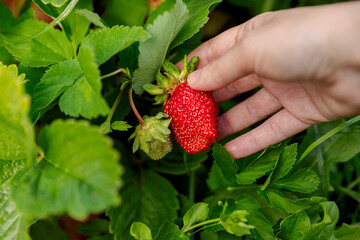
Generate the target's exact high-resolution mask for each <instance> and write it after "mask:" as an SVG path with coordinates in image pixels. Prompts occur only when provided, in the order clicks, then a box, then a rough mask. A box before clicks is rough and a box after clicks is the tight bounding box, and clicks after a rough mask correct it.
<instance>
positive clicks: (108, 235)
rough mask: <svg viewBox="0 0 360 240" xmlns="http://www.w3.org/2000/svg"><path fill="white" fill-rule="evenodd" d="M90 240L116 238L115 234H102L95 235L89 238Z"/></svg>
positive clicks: (110, 239)
mask: <svg viewBox="0 0 360 240" xmlns="http://www.w3.org/2000/svg"><path fill="white" fill-rule="evenodd" d="M88 240H114V235H112V234H107V235H102V236H95V237H91V238H89V239H88Z"/></svg>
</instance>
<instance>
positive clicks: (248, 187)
mask: <svg viewBox="0 0 360 240" xmlns="http://www.w3.org/2000/svg"><path fill="white" fill-rule="evenodd" d="M258 187H259V185H256V184H254V185H247V186H239V187H227V190H228V191H236V190H243V189H252V188H258Z"/></svg>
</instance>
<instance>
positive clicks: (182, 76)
mask: <svg viewBox="0 0 360 240" xmlns="http://www.w3.org/2000/svg"><path fill="white" fill-rule="evenodd" d="M198 63H199V58H198V57H192V58H191V60H190V61H189V62H188V61H187V56H186V55H185V57H184V62H183V70H182V71H181V72H180V71H179V69H178V68H177V67H176V66H175V65H174V64H173V63H171V62H170V61H168V60H165V61H164V64H163V67H162V70H161V71H159V72H158V74H157V76H156V80H157V82H158V85H154V84H144V86H143V88H144V90H145V91H146V92H148V93H149V94H151V95H156V97H155V101H156V102H155V104H162V103H164V102H166V100H167V98H168V95H169V94H171V93H172V92H173V91H174V89H175V88H176V87H177V86H179V85H180V84H182V83H185V82H186V81H187V77H188V76H189V74H190V73H192V72H193V71H195V69H196V67H197V65H198Z"/></svg>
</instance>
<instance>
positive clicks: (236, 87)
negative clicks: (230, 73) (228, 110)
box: [213, 74, 261, 103]
mask: <svg viewBox="0 0 360 240" xmlns="http://www.w3.org/2000/svg"><path fill="white" fill-rule="evenodd" d="M260 85H261V83H260V80H259V79H258V77H257V76H256V75H255V74H250V75H248V76H245V77H243V78H241V79H239V80H236V81H235V82H232V83H230V84H229V85H227V86H226V87H224V88H221V89H219V90H216V91H214V92H213V95H214V98H215V100H216V102H218V103H222V102H225V101H227V100H229V99H231V98H233V97H235V96H237V95H239V94H242V93H244V92H247V91H250V90H252V89H254V88H256V87H258V86H260Z"/></svg>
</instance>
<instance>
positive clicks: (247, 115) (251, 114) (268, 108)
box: [218, 88, 282, 139]
mask: <svg viewBox="0 0 360 240" xmlns="http://www.w3.org/2000/svg"><path fill="white" fill-rule="evenodd" d="M281 108H282V106H281V104H280V103H279V102H278V100H277V99H276V98H275V97H273V95H271V94H270V93H269V92H268V91H267V90H266V89H265V88H263V89H261V90H259V91H258V92H257V93H255V94H254V95H253V96H251V97H249V98H248V99H246V100H245V101H243V102H241V103H239V104H238V105H236V106H235V107H233V108H231V109H230V110H229V111H227V112H226V113H224V114H223V115H221V116H220V117H219V120H218V123H219V124H218V126H219V127H218V139H223V138H225V137H227V136H230V135H232V134H234V133H237V132H239V131H241V130H243V129H245V128H247V127H249V126H251V125H253V124H254V123H256V122H258V121H260V120H263V119H265V118H266V117H268V116H270V115H271V114H273V113H275V112H277V111H279V110H280V109H281Z"/></svg>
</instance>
